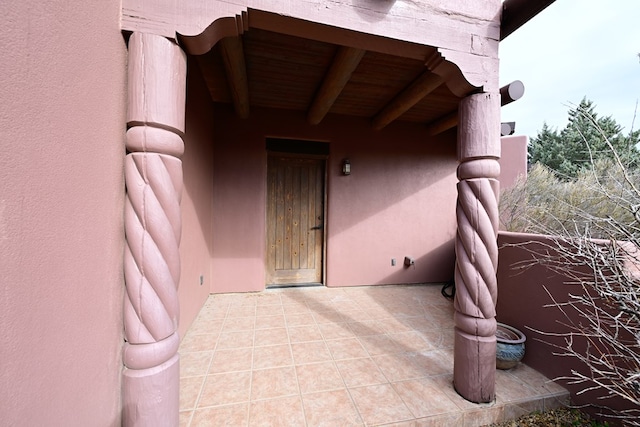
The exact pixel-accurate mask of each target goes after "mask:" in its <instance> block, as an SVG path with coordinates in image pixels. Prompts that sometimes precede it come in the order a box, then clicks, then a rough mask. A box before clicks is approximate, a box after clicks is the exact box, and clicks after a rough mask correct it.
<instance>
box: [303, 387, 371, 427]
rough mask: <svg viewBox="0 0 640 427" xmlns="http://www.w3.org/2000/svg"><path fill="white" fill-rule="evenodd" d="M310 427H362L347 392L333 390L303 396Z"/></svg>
mask: <svg viewBox="0 0 640 427" xmlns="http://www.w3.org/2000/svg"><path fill="white" fill-rule="evenodd" d="M302 403H303V405H304V412H305V416H306V420H307V426H308V427H342V426H344V427H349V426H360V425H362V419H361V418H360V415H358V411H357V410H356V408H355V406H354V404H353V402H352V401H351V397H350V396H349V393H347V391H346V390H332V391H325V392H320V393H313V394H305V395H303V396H302Z"/></svg>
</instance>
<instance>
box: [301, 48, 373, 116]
mask: <svg viewBox="0 0 640 427" xmlns="http://www.w3.org/2000/svg"><path fill="white" fill-rule="evenodd" d="M365 52H366V51H365V50H363V49H356V48H352V47H345V46H342V47H340V48H339V49H338V52H337V53H336V56H335V58H334V60H333V63H332V64H331V67H330V68H329V72H328V73H327V75H326V76H325V78H324V80H323V81H322V85H321V86H320V89H319V90H318V93H317V94H316V96H315V98H314V100H313V102H312V104H311V107H310V108H309V112H308V114H307V120H308V121H309V123H311V124H312V125H317V124H318V123H320V122H321V121H322V119H323V118H324V116H325V115H326V114H327V113H328V112H329V110H330V109H331V106H332V105H333V104H334V102H335V101H336V99H337V98H338V96H339V95H340V93H341V92H342V89H344V87H345V85H346V84H347V82H348V81H349V79H350V78H351V74H353V72H354V71H355V69H356V68H357V67H358V64H359V63H360V60H361V59H362V57H363V56H364V54H365Z"/></svg>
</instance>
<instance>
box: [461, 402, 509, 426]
mask: <svg viewBox="0 0 640 427" xmlns="http://www.w3.org/2000/svg"><path fill="white" fill-rule="evenodd" d="M503 420H504V407H502V406H500V405H494V406H487V407H482V408H479V409H474V410H470V411H465V413H464V422H463V423H462V425H463V426H464V427H480V426H486V425H489V424H493V423H499V422H502V421H503Z"/></svg>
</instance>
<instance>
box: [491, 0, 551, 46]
mask: <svg viewBox="0 0 640 427" xmlns="http://www.w3.org/2000/svg"><path fill="white" fill-rule="evenodd" d="M554 1H555V0H505V1H504V3H502V20H501V23H500V40H501V41H502V40H504V39H505V38H507V36H508V35H509V34H511V33H513V32H514V31H515V30H517V29H518V28H520V27H522V26H523V25H524V24H526V23H527V22H528V21H529V20H530V19H531V18H533V17H534V16H536V15H537V14H538V13H540V12H542V11H543V10H544V9H546V8H547V6H549V5H550V4H551V3H553V2H554Z"/></svg>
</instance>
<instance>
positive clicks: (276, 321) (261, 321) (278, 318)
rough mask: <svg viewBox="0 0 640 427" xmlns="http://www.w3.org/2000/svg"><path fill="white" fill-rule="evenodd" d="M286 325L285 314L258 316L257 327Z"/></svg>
mask: <svg viewBox="0 0 640 427" xmlns="http://www.w3.org/2000/svg"><path fill="white" fill-rule="evenodd" d="M285 326H286V323H285V322H284V314H278V315H275V316H257V317H256V324H255V327H256V329H271V328H284V327H285Z"/></svg>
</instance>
